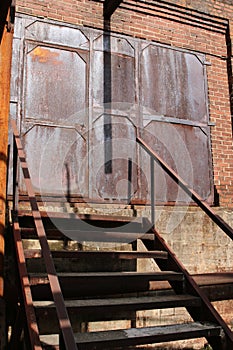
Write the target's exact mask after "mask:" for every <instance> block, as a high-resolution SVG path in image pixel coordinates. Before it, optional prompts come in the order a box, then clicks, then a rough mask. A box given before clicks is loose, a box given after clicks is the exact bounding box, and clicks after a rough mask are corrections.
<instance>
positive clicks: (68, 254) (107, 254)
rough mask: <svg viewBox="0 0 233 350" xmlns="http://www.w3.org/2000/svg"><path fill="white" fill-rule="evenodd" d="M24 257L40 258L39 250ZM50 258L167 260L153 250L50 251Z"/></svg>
mask: <svg viewBox="0 0 233 350" xmlns="http://www.w3.org/2000/svg"><path fill="white" fill-rule="evenodd" d="M24 254H25V257H26V258H27V259H29V258H41V257H42V254H41V250H40V249H28V250H25V251H24ZM51 254H52V257H53V258H55V259H59V258H62V259H82V258H93V259H96V258H101V259H102V258H103V259H104V258H107V259H125V260H128V259H142V258H156V259H167V256H168V254H167V252H165V251H159V250H153V251H143V252H142V251H141V252H138V251H116V250H114V251H107V250H104V251H103V250H96V251H93V250H91V251H90V250H78V251H68V250H54V251H51Z"/></svg>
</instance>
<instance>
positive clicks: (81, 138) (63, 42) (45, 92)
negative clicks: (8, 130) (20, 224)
mask: <svg viewBox="0 0 233 350" xmlns="http://www.w3.org/2000/svg"><path fill="white" fill-rule="evenodd" d="M24 35H25V37H24V64H23V67H24V77H23V104H22V108H23V111H22V112H23V113H22V120H21V134H22V136H23V141H24V146H25V150H26V154H27V160H28V164H29V168H30V171H31V176H32V181H33V185H34V188H35V190H36V192H37V193H42V194H60V195H61V194H64V195H70V194H73V195H82V196H87V195H88V182H87V181H86V178H87V176H88V164H87V163H86V161H85V160H86V159H85V158H86V156H87V142H88V141H87V139H86V136H85V135H84V130H85V129H87V128H88V119H87V116H86V114H85V110H86V107H87V96H88V79H87V78H88V65H89V64H88V55H89V52H88V40H87V38H86V37H85V36H84V34H83V33H81V32H80V31H79V30H74V29H71V28H69V29H67V28H65V27H62V26H55V25H47V24H44V23H41V22H34V23H32V24H31V25H29V26H27V28H26V29H25V33H24Z"/></svg>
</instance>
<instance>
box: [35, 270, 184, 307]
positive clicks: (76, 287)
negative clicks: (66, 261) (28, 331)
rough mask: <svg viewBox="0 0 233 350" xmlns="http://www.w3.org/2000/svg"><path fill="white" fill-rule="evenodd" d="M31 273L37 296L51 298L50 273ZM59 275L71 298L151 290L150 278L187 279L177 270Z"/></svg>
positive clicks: (156, 279)
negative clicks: (48, 274) (48, 275)
mask: <svg viewBox="0 0 233 350" xmlns="http://www.w3.org/2000/svg"><path fill="white" fill-rule="evenodd" d="M29 277H30V283H31V289H32V294H33V298H34V300H42V298H45V300H51V299H50V296H49V294H50V293H49V284H48V277H47V275H46V274H34V273H30V274H29ZM58 277H59V281H60V284H61V288H62V291H63V293H64V296H65V298H67V299H68V298H75V297H79V296H91V295H102V294H105V295H106V294H117V293H129V292H135V291H148V290H149V287H150V281H165V280H166V281H177V282H179V283H181V282H182V283H183V274H182V273H178V272H173V271H166V272H164V271H159V272H150V273H141V272H140V273H139V272H112V273H111V272H97V273H92V272H91V273H59V274H58ZM38 298H39V299H38ZM47 298H49V299H47Z"/></svg>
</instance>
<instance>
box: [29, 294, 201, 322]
mask: <svg viewBox="0 0 233 350" xmlns="http://www.w3.org/2000/svg"><path fill="white" fill-rule="evenodd" d="M33 305H34V306H35V308H36V312H37V314H42V313H44V312H45V310H46V314H48V313H49V309H51V310H53V309H55V304H54V302H51V301H35V302H34V303H33ZM65 305H66V307H67V309H68V310H69V309H72V310H73V311H76V312H86V313H88V312H93V313H94V312H97V313H99V312H107V311H114V312H115V311H137V310H152V309H164V308H173V307H174V308H175V307H184V306H193V307H198V306H200V305H201V302H200V298H198V297H195V296H192V295H188V294H183V295H160V296H142V297H122V298H105V299H81V300H66V301H65ZM101 316H102V315H100V319H101Z"/></svg>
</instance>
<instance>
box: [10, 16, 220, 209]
mask: <svg viewBox="0 0 233 350" xmlns="http://www.w3.org/2000/svg"><path fill="white" fill-rule="evenodd" d="M17 23H18V24H17V27H16V38H15V45H14V48H15V53H14V58H15V60H16V61H17V62H18V63H16V61H15V64H14V68H13V69H14V74H12V108H11V111H12V115H13V116H14V117H15V118H16V119H18V124H20V129H21V133H22V135H23V141H24V144H25V149H26V154H27V157H28V163H29V167H30V169H31V172H32V175H33V176H32V179H33V181H34V183H33V184H34V186H35V189H36V192H38V193H42V194H45V193H50V194H64V195H65V196H67V195H69V194H70V195H74V196H77V195H79V196H82V197H85V198H88V197H89V198H92V199H96V200H104V199H105V198H108V199H112V200H118V199H119V200H123V199H126V200H127V201H128V200H132V199H133V200H138V201H141V202H142V201H143V202H144V203H145V202H147V201H150V169H149V163H148V160H147V159H146V157H145V155H144V154H143V153H142V152H138V149H137V147H136V142H135V139H136V136H135V132H134V126H137V127H140V128H141V129H143V131H144V137H145V140H146V141H147V143H148V144H149V145H150V146H151V147H152V148H153V149H155V150H156V151H158V149H159V154H160V156H162V157H165V158H164V160H165V161H166V162H168V163H169V165H170V166H172V167H173V168H174V170H176V171H177V172H178V173H179V174H180V175H181V176H182V177H183V178H184V179H185V180H186V181H188V182H189V180H190V179H191V185H192V186H193V188H194V189H195V190H196V191H197V192H198V193H199V194H200V195H201V196H202V197H203V198H205V199H206V200H208V201H209V202H211V201H212V192H213V191H212V187H213V184H212V180H211V179H212V173H211V171H212V170H211V169H212V166H211V153H210V137H209V125H208V109H207V104H208V103H207V94H206V72H205V57H204V55H202V54H199V53H192V52H187V51H185V50H180V49H176V48H171V47H167V46H164V45H159V44H155V43H151V42H150V43H149V42H147V41H144V40H140V39H135V38H130V37H125V36H123V35H117V34H112V35H111V36H110V35H109V33H103V32H102V31H99V30H94V29H90V28H82V30H80V29H79V28H73V27H72V28H71V27H68V26H67V27H66V26H61V25H59V24H54V23H53V24H52V23H51V24H50V23H44V22H40V21H34V19H33V18H32V19H31V20H30V19H29V18H28V17H27V20H24V19H21V20H19V21H18V22H17ZM19 38H21V39H22V40H23V41H24V43H25V45H24V46H25V49H24V51H22V49H21V48H22V45H21V44H20V40H19ZM17 64H18V67H16V66H17ZM20 72H23V74H21V73H20ZM19 82H20V83H19ZM21 93H22V95H21ZM199 154H201V155H202V156H201V157H199V156H198V155H199ZM130 162H131V163H130ZM130 164H131V165H130ZM131 166H132V167H131ZM130 167H131V170H130ZM206 169H208V171H206ZM23 190H24V189H23V187H22V183H21V191H22V192H23ZM155 194H156V201H160V202H161V201H162V202H175V201H178V202H185V201H186V197H185V195H183V194H182V193H178V190H177V188H176V187H174V185H173V184H172V183H171V182H170V180H169V179H168V178H167V177H166V175H164V174H163V173H161V171H160V170H158V169H155Z"/></svg>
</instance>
